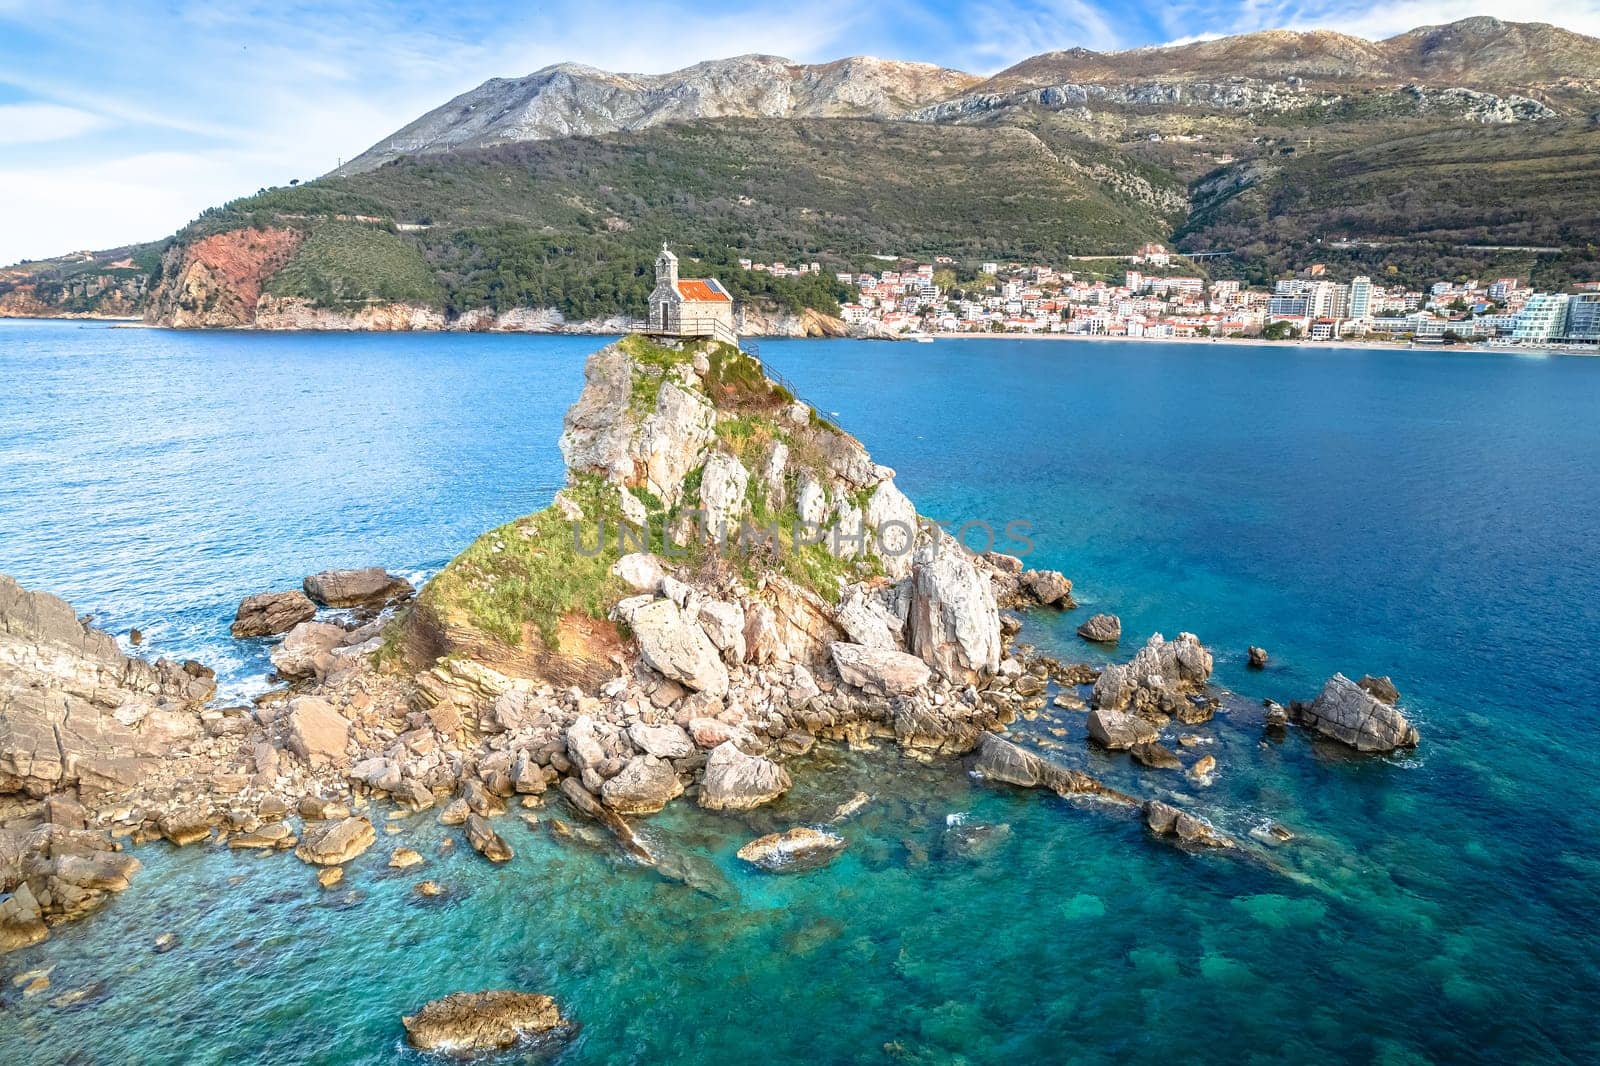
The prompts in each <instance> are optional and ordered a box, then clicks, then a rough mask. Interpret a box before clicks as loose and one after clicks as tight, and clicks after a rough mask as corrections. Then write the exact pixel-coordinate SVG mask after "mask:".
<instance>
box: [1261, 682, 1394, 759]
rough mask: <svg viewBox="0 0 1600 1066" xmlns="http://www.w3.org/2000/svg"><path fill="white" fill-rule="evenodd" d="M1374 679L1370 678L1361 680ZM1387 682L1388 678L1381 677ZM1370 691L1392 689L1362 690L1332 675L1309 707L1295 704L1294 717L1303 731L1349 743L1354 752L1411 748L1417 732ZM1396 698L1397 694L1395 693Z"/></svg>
mask: <svg viewBox="0 0 1600 1066" xmlns="http://www.w3.org/2000/svg"><path fill="white" fill-rule="evenodd" d="M1363 680H1368V681H1370V680H1373V679H1363ZM1382 680H1383V681H1385V682H1387V681H1388V679H1387V678H1384V679H1382ZM1371 688H1377V689H1378V691H1380V692H1384V693H1386V694H1387V693H1389V692H1394V691H1395V690H1394V686H1393V685H1392V684H1388V685H1386V686H1385V685H1372V686H1371V687H1370V688H1364V687H1362V686H1361V685H1359V684H1357V683H1356V682H1354V681H1351V680H1350V679H1349V678H1348V677H1345V676H1344V675H1343V674H1334V675H1333V676H1332V677H1331V678H1329V679H1328V682H1327V684H1325V685H1323V686H1322V691H1321V692H1320V693H1318V694H1317V698H1316V699H1315V700H1313V701H1312V702H1311V703H1310V704H1303V703H1298V702H1297V703H1295V704H1294V705H1293V706H1292V707H1291V712H1292V713H1293V715H1294V717H1295V718H1296V719H1297V720H1298V721H1299V722H1300V723H1301V724H1302V725H1304V726H1306V728H1308V729H1313V730H1315V731H1316V732H1318V733H1321V734H1322V735H1323V736H1326V737H1331V738H1333V739H1334V740H1337V741H1339V742H1340V743H1342V744H1348V745H1349V746H1350V747H1352V748H1355V749H1356V750H1357V751H1373V752H1382V751H1394V750H1395V749H1396V748H1414V747H1416V745H1417V740H1418V736H1417V730H1416V727H1415V726H1413V725H1412V724H1411V723H1410V722H1408V721H1407V720H1406V717H1405V715H1404V714H1402V713H1401V712H1400V710H1399V709H1398V708H1397V707H1395V706H1394V704H1392V703H1386V702H1384V701H1383V700H1382V699H1380V698H1379V697H1378V696H1376V695H1374V694H1373V692H1372V691H1371ZM1396 695H1398V693H1396Z"/></svg>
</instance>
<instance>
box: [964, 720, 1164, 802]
mask: <svg viewBox="0 0 1600 1066" xmlns="http://www.w3.org/2000/svg"><path fill="white" fill-rule="evenodd" d="M972 768H973V770H975V771H976V772H977V773H979V774H981V775H982V776H983V779H984V780H985V781H998V782H1001V783H1003V784H1008V785H1016V786H1017V787H1018V788H1048V789H1050V790H1051V791H1052V792H1054V793H1055V794H1056V795H1058V796H1062V797H1067V796H1081V795H1093V796H1100V797H1102V798H1105V799H1108V800H1111V801H1113V802H1117V803H1127V804H1133V803H1135V802H1137V801H1136V800H1135V799H1134V798H1133V797H1132V796H1129V795H1126V794H1124V793H1122V792H1118V791H1117V790H1116V789H1114V788H1111V787H1110V786H1108V785H1105V784H1103V783H1101V782H1100V781H1098V780H1096V779H1095V778H1094V777H1091V776H1090V775H1089V774H1086V773H1084V772H1083V771H1081V770H1073V769H1070V768H1068V767H1065V766H1057V765H1056V764H1055V763H1052V762H1050V761H1049V760H1047V759H1045V758H1043V757H1041V756H1039V755H1035V754H1034V753H1033V752H1031V751H1028V750H1027V749H1026V748H1021V747H1018V746H1017V745H1016V744H1013V743H1012V742H1011V741H1009V740H1006V739H1004V738H1003V737H999V736H996V735H995V734H994V733H987V732H986V733H984V735H983V743H982V747H981V748H980V749H979V751H978V758H977V761H976V762H974V763H973V766H972Z"/></svg>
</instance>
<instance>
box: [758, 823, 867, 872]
mask: <svg viewBox="0 0 1600 1066" xmlns="http://www.w3.org/2000/svg"><path fill="white" fill-rule="evenodd" d="M842 851H844V837H842V836H839V835H838V834H837V833H828V832H824V831H823V830H820V829H812V828H811V827H810V826H799V827H797V828H794V829H787V830H785V831H783V832H782V833H769V834H767V835H766V836H764V837H757V838H756V839H755V840H752V841H750V843H748V844H746V845H745V846H744V847H742V848H740V849H739V851H738V856H739V858H741V859H743V860H744V861H745V862H747V863H749V864H750V865H752V866H755V867H758V868H759V869H762V870H765V871H767V872H768V873H774V874H788V873H800V872H802V871H805V870H815V869H817V868H818V867H819V866H826V865H827V864H828V863H830V862H832V861H833V860H834V859H836V858H838V856H839V853H840V852H842Z"/></svg>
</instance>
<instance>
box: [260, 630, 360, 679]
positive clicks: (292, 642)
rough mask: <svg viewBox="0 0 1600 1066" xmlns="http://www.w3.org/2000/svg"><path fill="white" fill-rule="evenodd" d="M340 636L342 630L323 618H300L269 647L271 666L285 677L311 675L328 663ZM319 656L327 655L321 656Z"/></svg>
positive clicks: (342, 633) (341, 639)
mask: <svg viewBox="0 0 1600 1066" xmlns="http://www.w3.org/2000/svg"><path fill="white" fill-rule="evenodd" d="M343 640H344V630H342V629H340V628H339V627H338V626H336V625H329V624H328V623H327V622H301V623H300V624H299V625H297V626H295V627H294V628H293V629H291V630H289V632H288V633H287V634H286V635H285V636H284V638H283V641H282V642H281V643H279V644H278V646H277V647H275V648H273V649H272V653H271V658H272V666H273V668H274V669H275V670H277V671H278V673H279V674H281V675H283V676H284V677H287V678H296V679H298V678H306V677H315V676H316V675H317V674H318V673H319V663H320V667H321V670H326V669H327V667H328V665H330V664H331V663H332V655H333V649H334V648H337V647H338V646H339V645H340V643H341V642H343ZM323 656H328V658H327V659H324V658H323Z"/></svg>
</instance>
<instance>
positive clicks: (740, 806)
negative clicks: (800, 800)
mask: <svg viewBox="0 0 1600 1066" xmlns="http://www.w3.org/2000/svg"><path fill="white" fill-rule="evenodd" d="M790 783H791V782H790V780H789V774H788V772H787V771H786V770H784V768H783V767H781V766H779V765H778V764H777V763H775V762H772V761H771V760H769V759H763V758H762V757H760V756H759V755H747V754H745V753H744V752H743V751H740V750H739V748H738V746H737V745H736V744H734V742H733V741H731V740H728V741H724V742H723V743H721V744H719V745H717V746H716V747H715V748H714V749H712V751H711V754H710V756H708V757H707V759H706V772H705V780H704V781H703V782H702V783H701V785H700V806H702V807H705V808H706V809H708V810H713V811H747V810H750V809H751V808H752V807H759V806H761V805H762V804H763V803H769V802H771V801H772V800H775V799H777V798H778V797H779V796H781V795H783V794H784V793H785V792H787V791H789V785H790Z"/></svg>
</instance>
